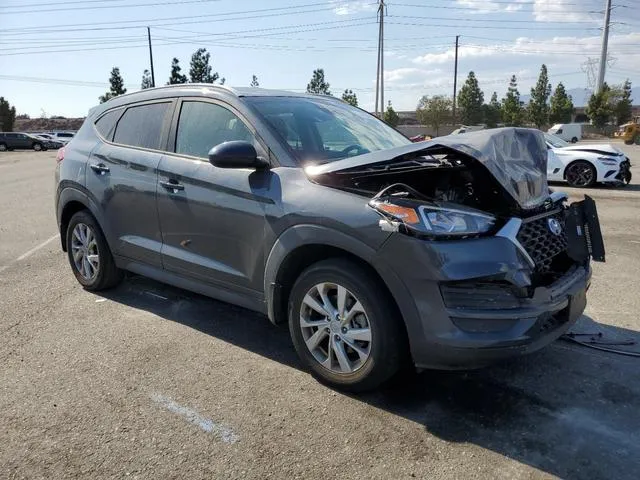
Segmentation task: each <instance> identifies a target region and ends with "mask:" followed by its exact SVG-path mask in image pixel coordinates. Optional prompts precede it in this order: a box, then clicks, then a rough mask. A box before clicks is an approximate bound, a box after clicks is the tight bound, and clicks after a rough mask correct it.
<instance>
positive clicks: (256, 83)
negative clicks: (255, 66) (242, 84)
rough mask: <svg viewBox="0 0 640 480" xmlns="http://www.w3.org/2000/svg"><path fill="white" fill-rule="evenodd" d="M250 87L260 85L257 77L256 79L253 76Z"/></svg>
mask: <svg viewBox="0 0 640 480" xmlns="http://www.w3.org/2000/svg"><path fill="white" fill-rule="evenodd" d="M249 86H250V87H254V88H255V87H259V86H260V84H259V83H258V77H256V76H255V75H253V78H252V79H251V85H249Z"/></svg>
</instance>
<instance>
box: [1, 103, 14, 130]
mask: <svg viewBox="0 0 640 480" xmlns="http://www.w3.org/2000/svg"><path fill="white" fill-rule="evenodd" d="M15 121H16V107H12V106H11V104H10V103H9V102H8V101H7V100H5V98H4V97H0V132H13V124H14V122H15Z"/></svg>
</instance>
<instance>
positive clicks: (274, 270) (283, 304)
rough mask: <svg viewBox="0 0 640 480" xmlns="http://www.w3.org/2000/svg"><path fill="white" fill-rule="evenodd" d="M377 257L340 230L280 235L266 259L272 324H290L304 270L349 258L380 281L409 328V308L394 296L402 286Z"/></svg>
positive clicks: (313, 228)
mask: <svg viewBox="0 0 640 480" xmlns="http://www.w3.org/2000/svg"><path fill="white" fill-rule="evenodd" d="M376 253H377V252H376V250H375V249H374V248H372V247H371V246H369V245H366V244H365V243H363V242H361V241H360V240H357V239H356V238H354V237H352V236H350V235H347V234H345V233H342V232H339V231H337V230H333V229H330V228H327V227H323V226H318V225H296V226H295V227H291V228H290V229H289V230H287V231H285V232H284V233H283V234H282V235H280V237H279V238H278V239H277V240H276V242H275V243H274V245H273V247H272V248H271V252H270V253H269V255H268V257H267V264H266V268H265V278H264V291H265V302H266V307H267V315H268V317H269V320H270V321H271V322H272V323H274V324H280V323H285V322H286V321H287V310H288V302H289V295H290V293H291V288H292V287H293V284H294V283H295V281H296V279H297V278H298V277H299V275H300V273H302V271H303V270H304V269H306V268H307V267H309V266H310V265H312V264H314V263H316V262H318V261H320V260H325V259H327V258H346V259H349V260H351V261H353V262H355V263H357V264H358V265H360V266H361V267H362V268H364V269H365V270H367V271H368V272H369V273H370V274H371V275H372V276H373V277H374V278H375V279H376V280H378V281H379V283H380V285H381V287H382V288H383V289H384V290H385V291H386V292H387V293H388V295H389V299H390V301H392V302H393V307H394V308H395V309H396V310H397V311H398V312H399V316H401V317H402V319H403V323H405V324H406V315H407V314H408V312H406V311H405V310H407V309H408V308H410V307H409V306H408V305H403V304H402V303H404V302H399V301H398V300H399V299H398V296H397V294H394V293H396V290H397V289H398V288H401V287H399V285H401V282H400V281H399V279H396V278H394V277H395V275H393V274H391V273H390V272H386V271H384V272H381V271H380V269H379V268H377V262H376ZM389 280H391V281H389ZM403 327H404V328H406V325H403Z"/></svg>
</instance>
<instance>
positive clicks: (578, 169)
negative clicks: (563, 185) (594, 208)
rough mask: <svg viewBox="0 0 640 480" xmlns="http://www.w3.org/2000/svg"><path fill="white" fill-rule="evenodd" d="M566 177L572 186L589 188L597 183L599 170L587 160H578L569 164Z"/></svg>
mask: <svg viewBox="0 0 640 480" xmlns="http://www.w3.org/2000/svg"><path fill="white" fill-rule="evenodd" d="M564 178H565V180H566V181H567V183H568V184H569V185H571V186H572V187H576V188H589V187H592V186H594V185H595V184H596V180H597V172H596V168H595V167H594V166H593V165H591V164H590V163H589V162H587V161H586V160H576V161H575V162H573V163H571V164H569V165H568V166H567V169H566V170H565V171H564Z"/></svg>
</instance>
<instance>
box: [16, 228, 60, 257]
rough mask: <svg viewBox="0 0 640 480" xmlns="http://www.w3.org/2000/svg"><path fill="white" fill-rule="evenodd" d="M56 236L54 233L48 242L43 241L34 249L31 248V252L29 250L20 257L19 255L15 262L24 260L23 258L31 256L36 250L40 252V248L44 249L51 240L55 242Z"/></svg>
mask: <svg viewBox="0 0 640 480" xmlns="http://www.w3.org/2000/svg"><path fill="white" fill-rule="evenodd" d="M58 236H59V235H58V234H57V233H56V234H55V235H54V236H53V237H51V238H50V239H48V240H45V241H44V242H42V243H41V244H40V245H37V246H35V247H33V248H32V249H31V250H29V251H28V252H25V253H23V254H22V255H20V256H19V257H18V258H16V262H20V261H21V260H24V259H25V258H27V257H29V256H31V255H33V254H34V253H36V252H37V251H38V250H40V249H41V248H44V247H46V246H47V245H48V244H49V243H51V242H52V241H53V240H55V239H56V238H58Z"/></svg>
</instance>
